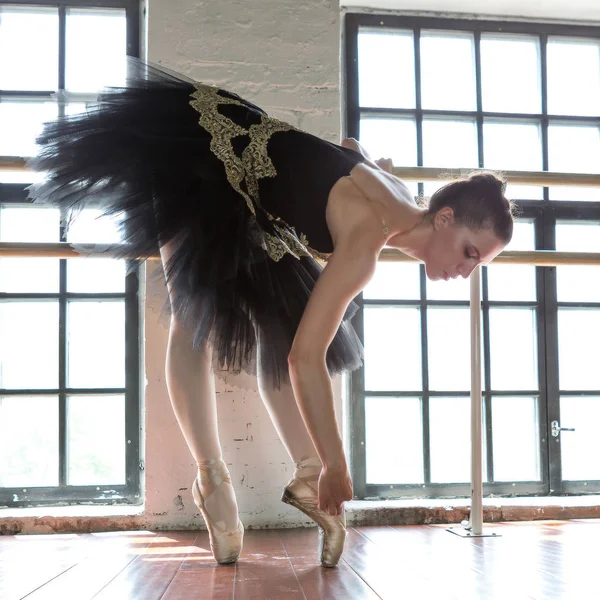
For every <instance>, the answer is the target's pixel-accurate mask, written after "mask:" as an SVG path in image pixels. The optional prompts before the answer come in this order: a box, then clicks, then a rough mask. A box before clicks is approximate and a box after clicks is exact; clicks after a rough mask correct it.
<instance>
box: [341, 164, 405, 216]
mask: <svg viewBox="0 0 600 600" xmlns="http://www.w3.org/2000/svg"><path fill="white" fill-rule="evenodd" d="M351 176H352V178H353V179H354V180H355V181H356V182H357V183H358V185H359V186H361V187H363V188H364V189H365V190H366V191H367V193H368V192H371V194H372V196H373V197H374V198H375V197H377V198H378V199H380V200H384V195H385V192H386V191H387V192H388V194H389V196H392V197H393V200H394V201H396V202H405V203H406V204H408V205H413V206H414V204H415V202H414V199H413V198H412V196H411V193H410V190H409V189H408V186H407V185H406V184H405V183H404V181H402V180H401V179H399V178H398V177H396V176H395V175H392V174H391V173H387V172H386V171H383V170H382V169H373V168H372V167H370V166H369V165H366V164H364V163H358V164H357V165H355V166H354V168H353V169H352V171H351ZM371 194H368V195H371ZM387 200H388V201H389V200H390V198H389V197H388V198H387Z"/></svg>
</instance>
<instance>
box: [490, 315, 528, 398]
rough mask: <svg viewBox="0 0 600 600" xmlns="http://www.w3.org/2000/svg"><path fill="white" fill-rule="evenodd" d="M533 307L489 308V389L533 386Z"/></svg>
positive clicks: (515, 388) (522, 388)
mask: <svg viewBox="0 0 600 600" xmlns="http://www.w3.org/2000/svg"><path fill="white" fill-rule="evenodd" d="M536 331H537V326H536V311H535V310H531V309H528V308H490V361H491V377H492V389H494V390H537V389H538V385H539V383H538V375H537V373H538V365H537V334H536Z"/></svg>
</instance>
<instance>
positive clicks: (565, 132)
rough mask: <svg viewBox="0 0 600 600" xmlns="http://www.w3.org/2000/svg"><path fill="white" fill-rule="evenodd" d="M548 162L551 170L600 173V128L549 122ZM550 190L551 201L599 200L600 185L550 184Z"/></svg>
mask: <svg viewBox="0 0 600 600" xmlns="http://www.w3.org/2000/svg"><path fill="white" fill-rule="evenodd" d="M569 93H571V92H569ZM599 111H600V109H599ZM548 165H549V168H550V170H551V171H558V172H568V173H600V129H599V128H598V127H587V126H583V125H550V126H549V127H548ZM549 192H550V199H551V200H588V201H593V202H598V201H600V190H599V189H598V188H589V187H577V186H573V187H569V186H551V187H550V188H549Z"/></svg>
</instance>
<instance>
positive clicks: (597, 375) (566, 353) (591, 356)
mask: <svg viewBox="0 0 600 600" xmlns="http://www.w3.org/2000/svg"><path fill="white" fill-rule="evenodd" d="M599 339H600V310H593V309H587V310H586V309H567V308H559V309H558V374H559V381H560V389H561V390H600V369H598V340H599ZM565 427H566V425H565Z"/></svg>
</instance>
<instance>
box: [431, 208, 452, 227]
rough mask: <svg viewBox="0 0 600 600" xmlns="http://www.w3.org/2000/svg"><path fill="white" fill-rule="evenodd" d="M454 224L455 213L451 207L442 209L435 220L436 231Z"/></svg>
mask: <svg viewBox="0 0 600 600" xmlns="http://www.w3.org/2000/svg"><path fill="white" fill-rule="evenodd" d="M453 224H454V211H453V210H452V209H451V208H450V207H449V206H444V208H440V210H438V211H437V213H436V214H435V217H434V218H433V227H434V229H444V228H445V227H450V226H451V225H453Z"/></svg>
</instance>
